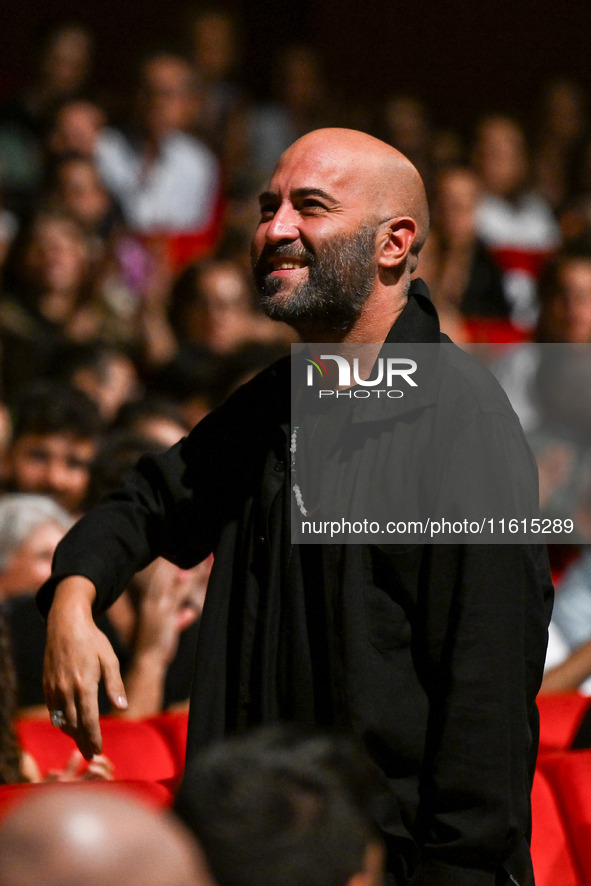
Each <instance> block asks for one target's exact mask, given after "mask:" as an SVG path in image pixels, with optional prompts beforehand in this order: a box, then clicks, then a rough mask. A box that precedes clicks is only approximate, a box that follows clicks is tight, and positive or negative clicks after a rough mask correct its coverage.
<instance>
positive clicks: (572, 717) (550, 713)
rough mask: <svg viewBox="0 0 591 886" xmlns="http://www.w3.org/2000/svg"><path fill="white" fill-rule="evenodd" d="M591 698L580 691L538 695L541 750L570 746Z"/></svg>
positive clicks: (558, 749) (560, 749)
mask: <svg viewBox="0 0 591 886" xmlns="http://www.w3.org/2000/svg"><path fill="white" fill-rule="evenodd" d="M590 702H591V699H589V698H588V697H587V696H585V695H580V694H579V693H578V692H552V693H548V694H546V695H538V709H539V711H540V752H541V753H545V752H547V751H563V750H566V749H567V748H570V747H571V745H572V743H573V739H574V737H575V735H576V734H577V731H578V729H579V726H580V725H581V721H582V720H583V716H584V715H585V711H586V710H587V708H588V707H589V704H590Z"/></svg>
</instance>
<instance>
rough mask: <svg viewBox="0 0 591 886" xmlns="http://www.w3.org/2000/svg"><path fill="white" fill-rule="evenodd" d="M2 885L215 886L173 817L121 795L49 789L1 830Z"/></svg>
mask: <svg viewBox="0 0 591 886" xmlns="http://www.w3.org/2000/svg"><path fill="white" fill-rule="evenodd" d="M0 859H1V862H0V886H115V884H125V886H214V882H213V879H212V877H211V874H210V873H209V870H208V868H207V865H206V862H205V860H204V858H203V856H202V854H201V850H200V849H199V848H198V846H197V844H196V843H195V841H194V840H193V838H192V836H191V834H190V833H189V831H188V830H186V829H185V827H184V826H183V825H182V824H181V823H180V822H178V821H177V820H176V819H173V818H172V816H168V815H163V814H161V813H156V812H154V811H152V810H150V809H148V808H147V807H145V806H143V805H141V804H140V803H138V802H137V801H136V800H133V799H131V798H130V797H128V796H126V795H124V794H118V793H117V792H116V791H115V790H114V789H113V790H109V791H104V790H97V789H96V788H94V787H93V788H89V787H88V786H86V787H78V786H76V787H73V788H67V789H65V790H64V789H60V788H55V787H54V788H52V789H47V788H43V789H42V790H40V791H37V792H35V793H34V794H31V795H30V796H28V797H27V798H26V799H25V800H23V802H21V803H19V804H18V805H17V806H16V808H14V809H12V810H11V811H10V812H9V813H8V814H7V816H6V817H5V818H4V820H3V821H2V823H1V824H0Z"/></svg>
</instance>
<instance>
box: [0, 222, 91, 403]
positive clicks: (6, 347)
mask: <svg viewBox="0 0 591 886" xmlns="http://www.w3.org/2000/svg"><path fill="white" fill-rule="evenodd" d="M93 271H94V267H93V261H92V251H91V246H90V241H89V239H88V236H87V234H86V232H85V230H84V229H83V228H82V226H81V225H80V224H79V223H78V222H77V221H76V220H75V219H74V218H73V217H72V216H70V215H68V214H67V213H66V212H65V211H64V210H61V209H51V210H41V211H38V212H35V213H34V214H33V215H32V216H31V217H30V218H28V219H27V220H26V221H25V222H24V224H23V225H22V226H21V227H20V229H19V231H18V234H17V236H16V237H15V239H14V241H13V243H12V245H11V248H10V252H9V255H8V256H7V259H6V269H5V275H4V279H3V285H4V293H3V296H2V299H1V300H0V329H1V330H2V333H3V348H2V351H3V355H2V356H3V373H4V380H5V384H6V385H7V386H8V387H9V388H10V389H12V390H14V389H15V387H16V385H17V384H20V383H23V382H24V381H28V380H30V379H32V378H34V377H35V376H36V375H37V374H39V372H40V371H42V370H43V369H44V362H45V361H46V360H48V359H50V358H51V356H52V355H53V353H54V352H55V349H56V348H57V347H59V345H60V344H62V343H63V342H64V341H65V340H68V339H69V340H73V341H79V340H85V339H86V340H87V339H89V338H91V337H92V336H93V335H95V334H96V333H97V331H98V329H99V328H100V322H101V321H100V317H99V316H98V315H97V312H96V307H95V305H94V304H93V295H94V290H93Z"/></svg>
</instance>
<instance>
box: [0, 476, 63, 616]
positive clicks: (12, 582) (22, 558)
mask: <svg viewBox="0 0 591 886" xmlns="http://www.w3.org/2000/svg"><path fill="white" fill-rule="evenodd" d="M73 522H74V519H73V517H72V516H71V514H69V513H68V512H67V511H65V510H64V509H63V508H62V507H60V505H58V504H56V502H55V501H53V499H51V498H48V497H46V496H44V495H31V494H28V493H18V492H17V493H14V494H13V495H3V496H2V497H0V601H4V602H5V601H7V600H10V599H11V598H12V597H15V596H19V595H21V594H23V593H24V594H27V593H34V592H36V591H38V590H39V588H40V587H41V585H42V584H43V582H44V581H47V579H48V578H49V576H50V575H51V561H52V558H53V552H54V551H55V549H56V547H57V544H58V542H59V541H60V540H61V539H62V538H63V536H64V535H65V533H66V532H67V531H68V529H70V527H71V526H72V524H73Z"/></svg>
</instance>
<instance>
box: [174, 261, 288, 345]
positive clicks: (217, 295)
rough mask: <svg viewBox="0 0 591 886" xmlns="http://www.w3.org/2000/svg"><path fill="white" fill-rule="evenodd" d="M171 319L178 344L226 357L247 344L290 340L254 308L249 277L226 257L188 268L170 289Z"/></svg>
mask: <svg viewBox="0 0 591 886" xmlns="http://www.w3.org/2000/svg"><path fill="white" fill-rule="evenodd" d="M169 318H170V322H171V325H172V328H173V331H174V333H175V336H176V338H177V340H178V341H179V343H180V344H189V345H200V346H202V347H204V348H206V349H208V350H210V351H212V352H213V353H215V354H221V355H228V354H231V353H233V352H235V351H237V350H238V349H239V348H240V347H241V346H242V345H244V344H246V343H247V342H257V341H258V342H270V341H279V340H281V339H283V340H284V341H286V342H288V341H291V340H293V333H292V332H291V331H290V330H289V328H288V327H287V326H285V325H283V324H280V325H278V324H277V323H273V321H271V320H269V318H268V317H266V316H265V315H264V314H263V313H262V311H261V310H260V309H259V308H258V306H257V304H256V301H255V296H254V292H253V288H252V284H251V282H250V279H249V277H248V276H247V275H246V273H245V272H244V271H243V269H242V267H241V265H239V264H237V263H236V262H233V261H231V260H229V259H221V260H216V259H211V260H210V261H208V262H203V263H201V264H199V265H194V266H191V267H190V268H188V269H187V270H186V271H185V272H184V274H183V275H181V277H180V278H179V279H178V280H177V282H176V285H175V287H174V290H173V293H172V298H171V303H170V308H169Z"/></svg>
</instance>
